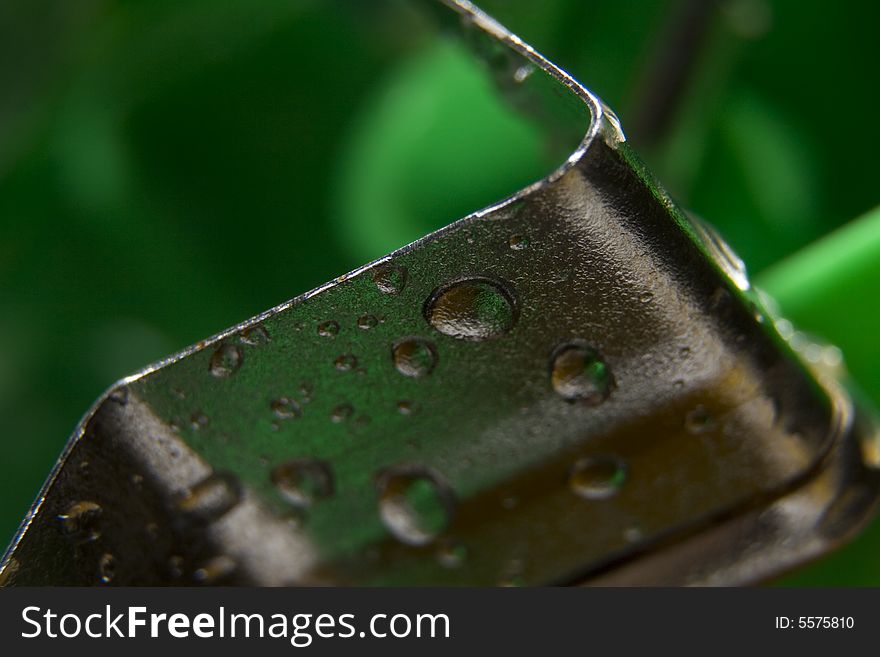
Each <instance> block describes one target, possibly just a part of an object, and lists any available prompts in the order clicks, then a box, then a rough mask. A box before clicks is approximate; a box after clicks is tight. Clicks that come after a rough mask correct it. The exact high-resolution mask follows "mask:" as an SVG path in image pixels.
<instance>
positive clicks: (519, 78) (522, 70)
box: [513, 64, 535, 84]
mask: <svg viewBox="0 0 880 657" xmlns="http://www.w3.org/2000/svg"><path fill="white" fill-rule="evenodd" d="M534 72H535V67H534V65H533V64H523V65H522V66H518V67H517V69H516V71H514V72H513V81H514V82H516V83H517V84H522V83H523V82H525V81H526V80H528V79H529V78H530V77H531V75H532V73H534Z"/></svg>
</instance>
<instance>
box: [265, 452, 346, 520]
mask: <svg viewBox="0 0 880 657" xmlns="http://www.w3.org/2000/svg"><path fill="white" fill-rule="evenodd" d="M270 476H271V479H272V483H273V484H275V487H276V488H277V489H278V492H279V493H281V496H282V497H283V498H284V499H285V500H287V501H288V502H290V503H291V504H292V505H293V506H295V507H298V508H306V507H309V506H311V505H312V504H314V503H315V501H316V500H319V499H321V498H325V497H330V496H331V495H332V494H333V472H332V470H331V469H330V464H329V463H327V462H326V461H320V460H318V459H313V458H300V459H293V460H291V461H287V462H286V463H282V464H281V465H278V466H276V467H275V468H273V470H272V474H271V475H270Z"/></svg>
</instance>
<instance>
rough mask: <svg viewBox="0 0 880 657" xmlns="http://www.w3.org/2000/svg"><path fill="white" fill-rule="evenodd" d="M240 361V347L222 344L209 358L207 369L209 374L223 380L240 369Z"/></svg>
mask: <svg viewBox="0 0 880 657" xmlns="http://www.w3.org/2000/svg"><path fill="white" fill-rule="evenodd" d="M241 361H242V353H241V347H239V346H238V345H234V344H223V345H220V347H218V349H217V351H215V352H214V354H213V355H212V356H211V361H210V363H209V369H210V371H211V374H213V375H214V376H216V377H217V378H223V377H227V376H230V375H232V374H233V373H234V372H235V371H236V370H237V369H238V368H239V367H241Z"/></svg>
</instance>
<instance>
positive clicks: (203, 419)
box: [189, 411, 210, 431]
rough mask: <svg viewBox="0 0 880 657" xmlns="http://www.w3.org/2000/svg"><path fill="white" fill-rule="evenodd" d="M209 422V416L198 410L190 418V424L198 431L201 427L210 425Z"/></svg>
mask: <svg viewBox="0 0 880 657" xmlns="http://www.w3.org/2000/svg"><path fill="white" fill-rule="evenodd" d="M209 423H210V420H208V416H207V415H205V414H204V413H202V412H201V411H196V412H195V413H193V414H192V416H191V417H190V418H189V424H190V426H191V427H192V428H193V429H194V430H196V431H198V430H199V429H204V428H205V427H206V426H208V424H209Z"/></svg>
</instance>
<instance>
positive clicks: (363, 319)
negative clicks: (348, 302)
mask: <svg viewBox="0 0 880 657" xmlns="http://www.w3.org/2000/svg"><path fill="white" fill-rule="evenodd" d="M378 323H379V320H378V319H376V317H375V316H374V315H369V314H367V315H361V316H360V317H358V320H357V325H358V328H359V329H361V330H362V331H369V330H370V329H371V328H374V327H375V326H376V325H377V324H378Z"/></svg>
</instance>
